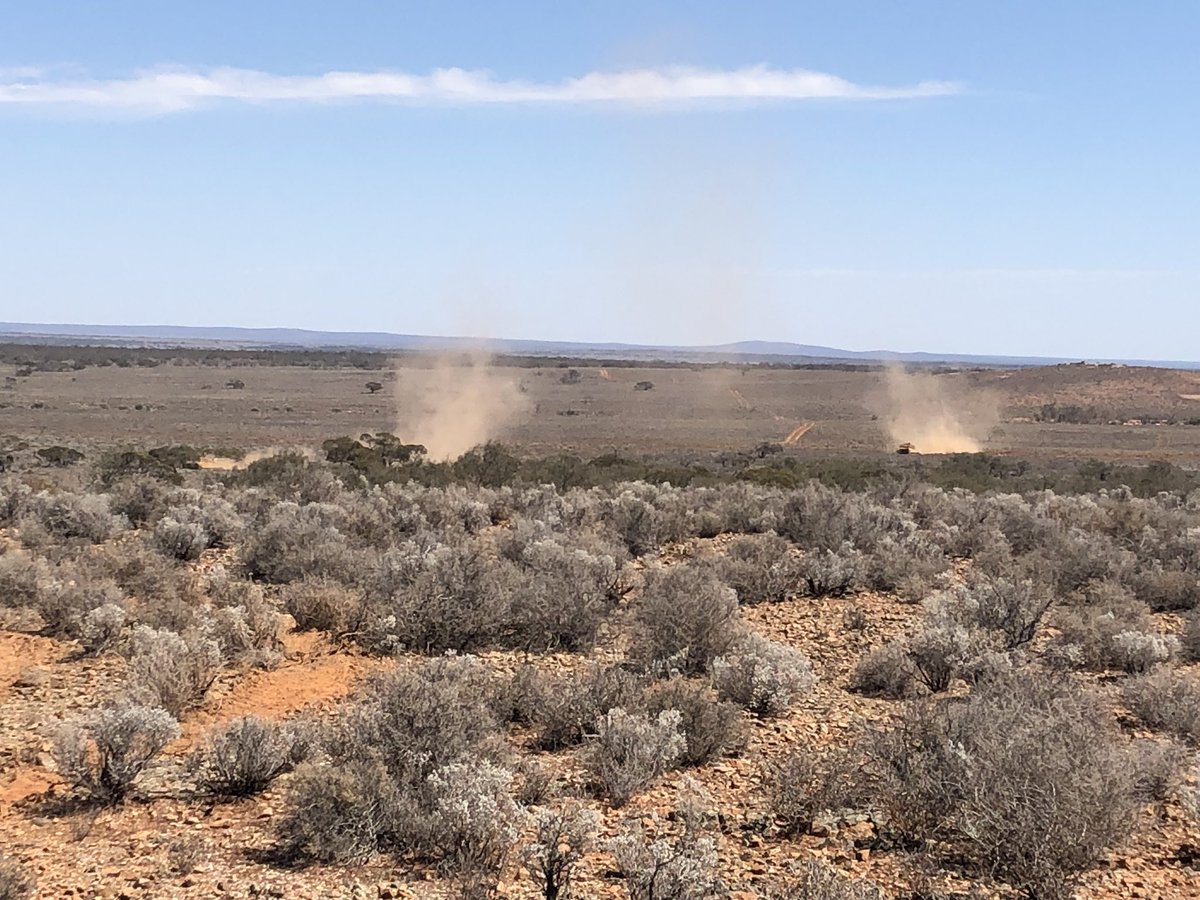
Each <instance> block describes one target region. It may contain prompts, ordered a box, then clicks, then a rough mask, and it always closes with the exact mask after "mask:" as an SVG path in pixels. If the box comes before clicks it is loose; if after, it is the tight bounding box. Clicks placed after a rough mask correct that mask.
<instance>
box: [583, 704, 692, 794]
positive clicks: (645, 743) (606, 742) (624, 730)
mask: <svg viewBox="0 0 1200 900" xmlns="http://www.w3.org/2000/svg"><path fill="white" fill-rule="evenodd" d="M682 721H683V717H682V716H681V715H680V714H679V712H678V711H677V710H673V709H672V710H666V711H664V712H661V713H659V714H658V715H657V716H655V717H653V718H652V717H651V716H650V715H649V714H647V713H628V712H626V711H625V710H623V709H621V708H620V707H617V708H616V709H612V710H609V712H608V714H607V715H605V716H604V718H603V719H601V720H600V722H599V723H598V724H599V729H598V731H599V733H598V734H597V736H596V738H595V740H593V741H592V742H591V743H590V744H589V746H588V753H587V754H586V757H585V761H586V764H587V766H588V768H589V770H590V771H591V773H592V775H593V777H595V779H596V781H597V783H598V784H599V785H600V786H601V787H603V789H604V793H605V794H606V795H607V797H608V799H609V801H610V802H611V803H612V805H613V806H614V807H621V806H624V805H625V804H626V803H628V802H629V800H630V798H632V797H633V795H634V794H636V793H637V792H638V791H639V790H641V789H642V788H643V787H645V786H646V785H648V784H649V783H650V782H651V781H653V780H654V779H655V778H657V777H658V776H659V775H662V774H663V773H664V772H667V771H669V770H670V769H673V768H674V767H675V766H676V764H677V763H678V762H679V760H680V758H681V757H682V756H683V753H684V751H685V750H686V749H687V738H685V737H684V735H683V733H682V731H681V730H680V729H681V726H682Z"/></svg>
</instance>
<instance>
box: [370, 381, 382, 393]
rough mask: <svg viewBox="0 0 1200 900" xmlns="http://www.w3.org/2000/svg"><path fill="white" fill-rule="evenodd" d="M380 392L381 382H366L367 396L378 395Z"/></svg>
mask: <svg viewBox="0 0 1200 900" xmlns="http://www.w3.org/2000/svg"><path fill="white" fill-rule="evenodd" d="M382 390H383V383H382V382H379V381H368V382H367V393H368V394H378V393H379V392H380V391H382Z"/></svg>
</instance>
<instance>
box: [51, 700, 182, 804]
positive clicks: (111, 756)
mask: <svg viewBox="0 0 1200 900" xmlns="http://www.w3.org/2000/svg"><path fill="white" fill-rule="evenodd" d="M178 735H179V726H178V725H177V724H176V722H175V719H174V718H173V717H172V716H171V714H170V713H168V712H166V711H165V710H163V709H155V708H152V707H147V706H138V705H136V704H133V703H128V702H124V703H118V704H116V705H114V706H111V707H107V708H104V709H98V710H94V711H92V712H90V713H85V714H83V715H81V716H78V717H76V718H74V719H69V720H67V721H65V722H63V723H61V724H60V725H59V726H58V727H57V728H56V729H55V730H54V732H53V749H52V751H51V752H52V755H53V757H54V763H55V766H56V767H57V769H58V773H59V774H60V775H61V776H62V777H63V779H64V780H65V781H66V782H67V783H68V784H69V785H71V786H72V787H73V788H75V789H76V790H79V791H82V792H83V793H84V794H85V795H86V796H87V797H89V798H91V799H94V800H97V801H100V802H103V803H116V802H119V801H120V800H122V799H123V798H124V797H125V796H126V794H128V793H129V791H130V789H131V788H132V787H133V786H134V782H135V781H136V780H137V777H138V776H139V775H140V774H141V773H142V771H143V770H144V769H145V768H146V766H147V765H148V764H149V763H150V762H151V761H152V760H153V759H154V757H156V756H157V755H158V754H159V752H160V751H161V750H162V748H163V747H165V746H166V745H167V743H168V742H170V741H172V740H174V739H175V738H176V737H178Z"/></svg>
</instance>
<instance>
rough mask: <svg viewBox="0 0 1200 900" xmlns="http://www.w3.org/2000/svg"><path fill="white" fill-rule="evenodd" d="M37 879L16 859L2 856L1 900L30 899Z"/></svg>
mask: <svg viewBox="0 0 1200 900" xmlns="http://www.w3.org/2000/svg"><path fill="white" fill-rule="evenodd" d="M36 888H37V881H36V880H35V879H34V877H33V876H32V875H30V874H29V872H27V871H26V870H25V869H24V868H22V867H21V866H19V865H18V864H17V863H16V862H15V861H13V860H9V859H6V858H4V857H0V900H29V898H30V897H32V896H33V892H34V890H35V889H36Z"/></svg>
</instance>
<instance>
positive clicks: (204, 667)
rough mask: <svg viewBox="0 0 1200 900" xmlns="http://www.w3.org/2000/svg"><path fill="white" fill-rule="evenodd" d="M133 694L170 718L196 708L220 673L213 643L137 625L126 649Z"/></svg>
mask: <svg viewBox="0 0 1200 900" xmlns="http://www.w3.org/2000/svg"><path fill="white" fill-rule="evenodd" d="M128 653H129V669H130V677H131V679H132V681H133V689H134V693H135V694H137V695H140V696H144V697H145V699H146V700H147V701H148V702H151V703H155V704H157V705H159V706H161V707H162V708H163V709H165V710H166V711H167V712H169V713H171V715H173V716H179V715H182V714H183V713H184V712H186V711H187V710H189V709H191V708H192V707H194V706H197V705H198V704H199V703H200V702H201V701H203V699H204V695H205V694H207V693H208V689H209V688H210V687H211V686H212V683H213V681H215V680H216V677H217V674H218V673H219V672H220V670H221V650H220V647H219V646H218V645H217V642H216V641H214V640H212V639H210V638H208V637H205V636H203V635H201V634H198V633H189V634H187V635H186V636H185V635H180V634H176V633H175V632H174V631H160V630H157V629H154V628H150V627H149V626H147V625H138V626H137V627H136V628H134V629H133V636H132V639H131V641H130V646H129V648H128Z"/></svg>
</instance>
